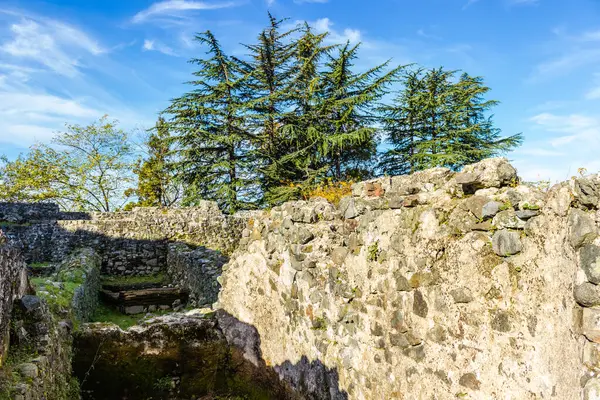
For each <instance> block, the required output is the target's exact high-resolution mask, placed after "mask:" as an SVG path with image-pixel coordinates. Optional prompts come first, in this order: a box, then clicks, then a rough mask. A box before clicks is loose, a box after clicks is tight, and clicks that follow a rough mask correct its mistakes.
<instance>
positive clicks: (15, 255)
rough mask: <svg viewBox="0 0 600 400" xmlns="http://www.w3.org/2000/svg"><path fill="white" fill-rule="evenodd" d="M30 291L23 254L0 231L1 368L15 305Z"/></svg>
mask: <svg viewBox="0 0 600 400" xmlns="http://www.w3.org/2000/svg"><path fill="white" fill-rule="evenodd" d="M28 289H29V283H28V281H27V270H26V267H25V262H24V261H23V258H22V257H21V253H20V252H19V251H18V250H17V249H16V248H15V247H14V246H11V245H10V244H9V243H8V242H7V238H6V236H4V234H3V233H2V231H1V230H0V367H2V363H3V360H4V358H5V355H6V352H7V350H8V344H9V338H8V334H9V327H10V316H11V313H12V309H13V303H14V302H15V300H16V299H19V298H21V297H22V296H24V295H25V294H26V293H27V291H28Z"/></svg>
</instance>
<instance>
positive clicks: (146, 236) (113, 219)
mask: <svg viewBox="0 0 600 400" xmlns="http://www.w3.org/2000/svg"><path fill="white" fill-rule="evenodd" d="M28 206H30V205H18V206H17V205H12V204H11V205H9V206H7V205H6V204H4V205H3V204H0V213H2V212H3V211H2V210H3V207H5V208H6V207H8V208H9V209H11V210H12V209H13V208H15V207H16V208H18V209H27V207H28ZM31 206H32V207H33V209H34V210H35V211H36V212H35V217H36V218H38V217H40V216H41V215H40V214H41V211H40V210H38V207H39V206H41V205H31ZM43 206H44V207H47V205H45V204H44V205H43ZM38 211H39V212H38ZM4 212H5V213H7V212H8V211H7V210H6V209H5V211H4ZM28 215H29V214H26V213H24V214H23V216H22V218H21V219H22V220H23V221H25V222H26V223H24V224H20V225H10V226H7V227H6V230H7V231H8V234H9V236H10V237H11V239H12V240H13V241H14V242H15V244H16V245H17V246H19V247H20V248H21V249H22V251H23V253H24V255H25V256H26V259H27V262H30V263H35V262H45V261H53V262H60V261H62V260H63V259H64V258H65V257H66V256H67V255H68V254H70V253H71V252H72V251H73V250H74V249H77V248H83V247H91V248H93V249H95V250H96V251H97V252H98V253H99V254H100V255H101V256H102V260H103V263H102V264H103V272H105V273H109V274H115V275H149V274H155V273H157V272H159V271H164V269H165V263H166V258H167V253H168V248H167V247H168V246H167V244H168V243H173V242H176V243H184V244H188V245H192V246H204V247H206V248H209V249H212V250H218V251H220V252H222V253H224V254H231V253H232V252H233V251H234V249H235V248H236V247H237V245H238V243H239V240H240V238H241V234H242V231H243V230H244V229H245V228H246V225H247V222H248V219H249V218H250V216H249V215H250V214H238V215H234V216H230V215H224V214H223V213H221V211H220V210H219V209H218V207H217V205H216V203H214V202H208V201H207V202H203V203H201V204H200V205H199V206H197V207H194V208H181V209H160V208H152V207H148V208H136V209H134V210H133V211H131V212H115V213H90V214H86V216H87V218H86V219H82V220H73V219H71V218H69V219H67V220H54V219H52V218H54V217H56V216H57V215H56V213H54V212H50V211H49V216H48V218H47V219H43V220H42V221H39V220H37V219H36V220H30V219H29V218H30V217H29V216H28ZM59 216H60V215H59Z"/></svg>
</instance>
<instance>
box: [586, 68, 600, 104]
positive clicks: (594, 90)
mask: <svg viewBox="0 0 600 400" xmlns="http://www.w3.org/2000/svg"><path fill="white" fill-rule="evenodd" d="M592 85H593V86H592V87H591V88H590V89H588V91H587V92H586V93H585V99H586V100H598V99H600V73H595V74H594V78H593V84H592Z"/></svg>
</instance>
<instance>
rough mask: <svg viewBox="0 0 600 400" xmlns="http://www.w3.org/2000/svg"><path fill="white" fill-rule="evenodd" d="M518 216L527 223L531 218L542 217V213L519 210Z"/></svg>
mask: <svg viewBox="0 0 600 400" xmlns="http://www.w3.org/2000/svg"><path fill="white" fill-rule="evenodd" d="M516 214H517V217H518V218H520V219H522V220H523V221H527V220H528V219H530V218H533V217H536V216H538V215H540V212H539V211H537V210H519V211H517V213H516Z"/></svg>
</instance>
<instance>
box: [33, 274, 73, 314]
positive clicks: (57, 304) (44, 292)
mask: <svg viewBox="0 0 600 400" xmlns="http://www.w3.org/2000/svg"><path fill="white" fill-rule="evenodd" d="M30 282H31V284H32V285H33V286H34V287H35V289H36V292H37V293H38V296H40V297H41V298H43V299H44V300H46V302H47V303H48V305H49V306H50V308H51V309H52V310H53V311H61V310H64V309H69V308H70V307H71V301H73V295H74V294H75V290H77V288H78V287H79V286H81V282H54V281H52V280H49V279H48V278H44V277H36V278H31V279H30ZM54 284H58V285H60V287H56V286H55V285H54Z"/></svg>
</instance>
